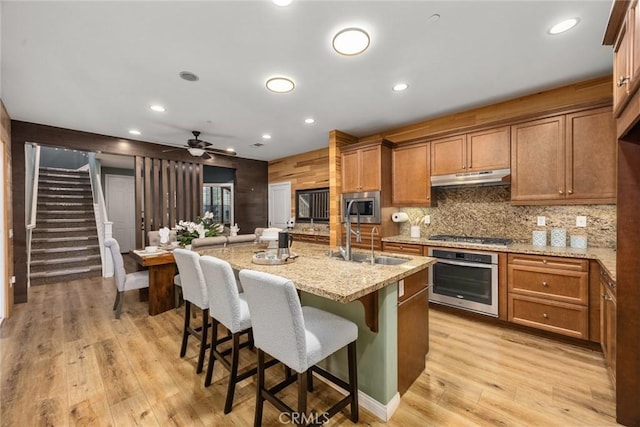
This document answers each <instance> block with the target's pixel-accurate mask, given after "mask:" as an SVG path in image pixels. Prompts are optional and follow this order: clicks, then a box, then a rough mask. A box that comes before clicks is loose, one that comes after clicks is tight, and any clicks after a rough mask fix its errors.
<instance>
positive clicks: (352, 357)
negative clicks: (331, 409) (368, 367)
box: [347, 341, 360, 423]
mask: <svg viewBox="0 0 640 427" xmlns="http://www.w3.org/2000/svg"><path fill="white" fill-rule="evenodd" d="M356 356H357V355H356V342H355V341H353V342H352V343H350V344H349V345H348V346H347V357H348V359H349V388H350V390H349V392H350V393H351V421H353V422H354V423H357V422H358V418H359V417H360V414H359V412H358V365H357V357H356Z"/></svg>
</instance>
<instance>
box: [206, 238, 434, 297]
mask: <svg viewBox="0 0 640 427" xmlns="http://www.w3.org/2000/svg"><path fill="white" fill-rule="evenodd" d="M260 250H263V249H261V248H260V247H259V246H258V245H248V246H236V247H229V248H220V249H208V250H203V251H200V254H201V255H212V256H215V257H217V258H221V259H224V260H225V261H227V262H228V263H229V264H231V267H233V268H234V269H236V270H242V269H251V270H257V271H262V272H265V273H271V274H275V275H278V276H282V277H286V278H288V279H290V280H291V281H292V282H293V283H294V284H295V286H296V288H297V289H298V290H301V291H304V292H308V293H310V294H313V295H317V296H321V297H324V298H328V299H331V300H333V301H338V302H341V303H348V302H352V301H355V300H357V299H359V298H361V297H363V296H366V295H368V294H371V293H373V292H375V291H377V290H379V289H381V288H383V287H385V286H387V285H390V284H392V283H396V282H398V280H400V279H404V278H405V277H407V276H410V275H412V274H414V273H417V272H418V271H421V270H424V269H426V268H428V267H429V266H430V265H432V264H434V263H435V262H436V259H435V258H429V257H421V256H409V255H402V257H404V258H407V259H408V261H407V262H405V263H404V264H399V265H370V264H368V263H358V262H346V261H343V260H341V259H340V258H330V257H329V256H328V249H327V247H326V246H321V245H315V244H308V243H302V242H296V244H295V250H293V249H292V252H294V253H295V254H296V255H298V258H297V259H296V260H295V261H294V262H291V263H288V264H283V265H259V264H254V263H253V262H251V260H252V257H253V255H254V254H255V253H256V252H257V251H260ZM356 252H358V251H354V253H356ZM381 254H382V255H384V253H380V252H376V255H381Z"/></svg>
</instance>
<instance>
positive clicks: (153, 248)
mask: <svg viewBox="0 0 640 427" xmlns="http://www.w3.org/2000/svg"><path fill="white" fill-rule="evenodd" d="M144 251H145V252H149V253H152V252H157V251H158V247H157V246H145V247H144Z"/></svg>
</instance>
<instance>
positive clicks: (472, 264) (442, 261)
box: [437, 258, 495, 268]
mask: <svg viewBox="0 0 640 427" xmlns="http://www.w3.org/2000/svg"><path fill="white" fill-rule="evenodd" d="M437 260H438V263H439V264H451V265H459V266H460V267H477V268H493V267H495V264H478V263H475V262H460V261H451V260H448V259H441V258H437Z"/></svg>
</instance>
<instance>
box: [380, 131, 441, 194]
mask: <svg viewBox="0 0 640 427" xmlns="http://www.w3.org/2000/svg"><path fill="white" fill-rule="evenodd" d="M430 170H431V167H430V144H429V143H428V142H423V143H419V144H411V145H406V146H400V147H395V148H394V149H393V150H392V152H391V177H392V178H391V190H392V192H391V202H392V203H393V204H394V205H401V206H412V205H413V206H416V205H419V206H432V201H433V202H434V203H435V200H434V199H433V197H432V190H431V178H430Z"/></svg>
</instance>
